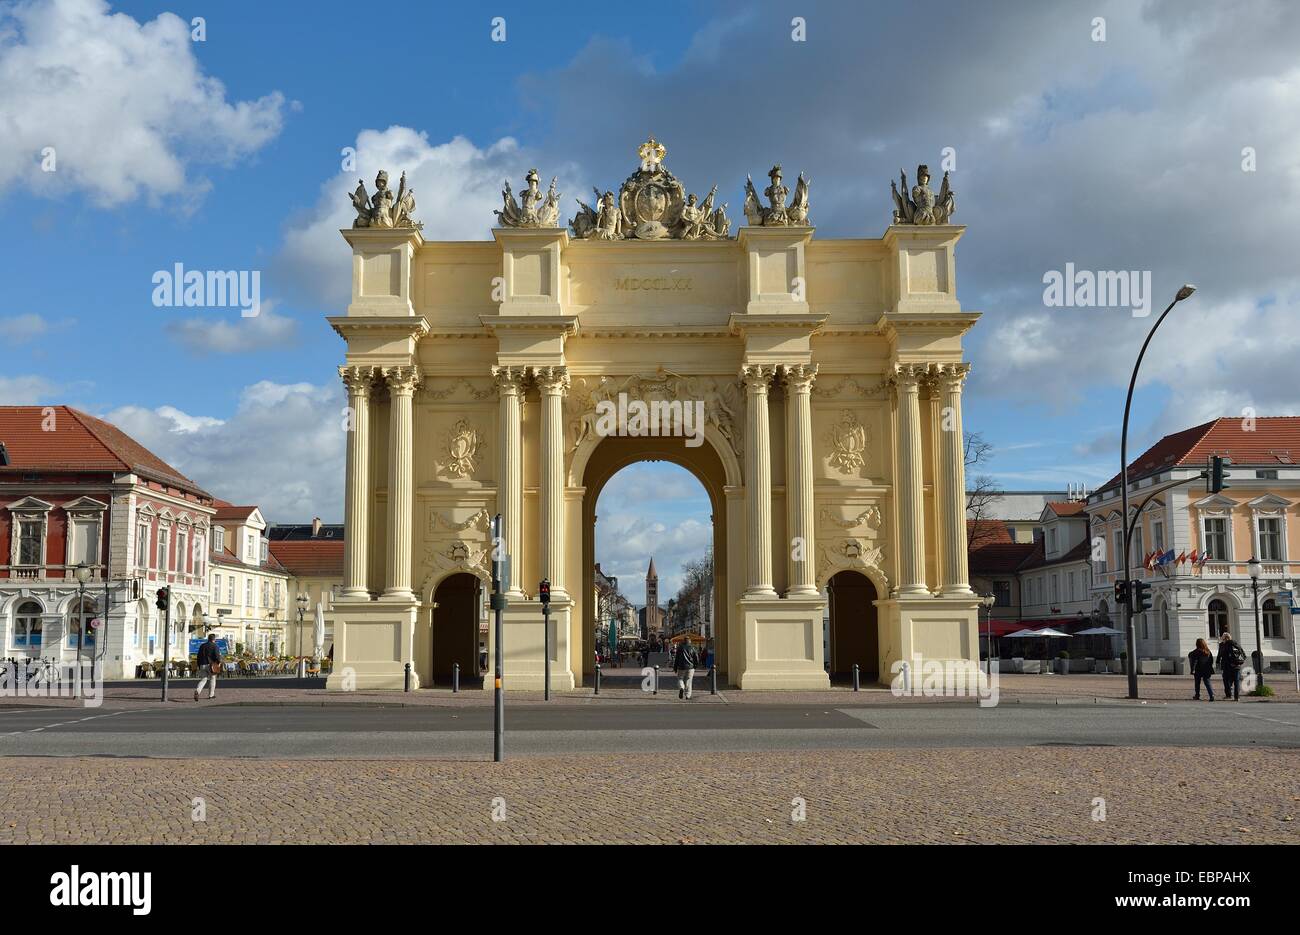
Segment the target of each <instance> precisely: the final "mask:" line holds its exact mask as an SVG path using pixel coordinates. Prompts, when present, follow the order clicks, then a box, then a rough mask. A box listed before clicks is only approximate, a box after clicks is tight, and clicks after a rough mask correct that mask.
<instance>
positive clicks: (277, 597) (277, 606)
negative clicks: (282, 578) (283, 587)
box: [272, 581, 280, 610]
mask: <svg viewBox="0 0 1300 935" xmlns="http://www.w3.org/2000/svg"><path fill="white" fill-rule="evenodd" d="M272 596H273V597H274V598H275V603H274V604H273V605H272V606H273V607H275V609H276V610H279V609H280V582H278V581H277V582H276V583H275V588H274V590H273V592H272Z"/></svg>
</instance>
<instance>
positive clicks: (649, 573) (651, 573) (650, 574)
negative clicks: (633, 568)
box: [645, 555, 659, 581]
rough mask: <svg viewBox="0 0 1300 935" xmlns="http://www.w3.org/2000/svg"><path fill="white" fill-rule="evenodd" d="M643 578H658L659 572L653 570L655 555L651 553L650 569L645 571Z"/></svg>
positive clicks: (654, 579) (649, 579)
mask: <svg viewBox="0 0 1300 935" xmlns="http://www.w3.org/2000/svg"><path fill="white" fill-rule="evenodd" d="M645 579H646V580H647V581H651V580H653V581H658V580H659V573H658V572H657V571H655V557H654V556H653V555H651V556H650V570H649V571H647V572H646V573H645Z"/></svg>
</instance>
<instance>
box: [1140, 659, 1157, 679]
mask: <svg viewBox="0 0 1300 935" xmlns="http://www.w3.org/2000/svg"><path fill="white" fill-rule="evenodd" d="M1138 674H1139V675H1159V674H1160V660H1159V659H1139V660H1138Z"/></svg>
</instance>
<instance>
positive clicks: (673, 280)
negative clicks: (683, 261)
mask: <svg viewBox="0 0 1300 935" xmlns="http://www.w3.org/2000/svg"><path fill="white" fill-rule="evenodd" d="M614 288H615V289H617V290H619V291H620V292H690V291H691V277H689V276H648V277H645V278H642V277H640V276H624V277H623V278H622V279H615V280H614Z"/></svg>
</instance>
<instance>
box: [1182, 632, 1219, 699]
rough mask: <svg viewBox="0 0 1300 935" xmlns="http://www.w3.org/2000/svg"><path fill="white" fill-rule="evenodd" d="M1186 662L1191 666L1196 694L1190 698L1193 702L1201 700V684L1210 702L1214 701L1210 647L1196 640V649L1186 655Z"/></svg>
mask: <svg viewBox="0 0 1300 935" xmlns="http://www.w3.org/2000/svg"><path fill="white" fill-rule="evenodd" d="M1187 661H1188V663H1189V664H1190V666H1191V670H1192V678H1193V679H1194V680H1195V685H1196V694H1194V695H1193V696H1192V700H1193V701H1200V700H1201V683H1202V682H1204V683H1205V690H1206V691H1207V692H1209V694H1210V700H1211V701H1213V700H1214V686H1213V685H1212V684H1211V681H1210V680H1211V679H1212V678H1213V677H1214V653H1212V652H1210V647H1209V646H1208V645H1207V644H1206V642H1205V640H1203V639H1201V640H1197V641H1196V648H1195V649H1193V650H1192V651H1191V652H1190V653H1188V654H1187Z"/></svg>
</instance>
